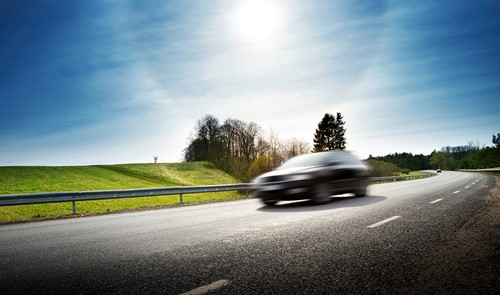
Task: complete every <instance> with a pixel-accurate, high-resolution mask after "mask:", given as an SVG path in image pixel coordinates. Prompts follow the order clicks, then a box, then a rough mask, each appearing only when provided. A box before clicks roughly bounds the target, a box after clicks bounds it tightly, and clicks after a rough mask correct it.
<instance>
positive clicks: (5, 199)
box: [0, 173, 431, 215]
mask: <svg viewBox="0 0 500 295" xmlns="http://www.w3.org/2000/svg"><path fill="white" fill-rule="evenodd" d="M429 176H431V173H426V174H419V175H408V176H388V177H373V178H371V181H372V182H377V181H397V180H410V179H417V178H424V177H429ZM250 186H251V184H250V183H239V184H224V185H206V186H171V187H160V188H139V189H123V190H99V191H78V192H47V193H33V194H11V195H0V206H14V205H29V204H43V203H60V202H72V203H73V215H76V202H77V201H92V200H104V199H119V198H138V197H153V196H168V195H179V203H180V204H182V203H183V195H184V194H198V193H209V192H222V191H246V193H247V194H248V192H249V190H250V189H251V187H250Z"/></svg>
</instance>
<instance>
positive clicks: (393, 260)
mask: <svg viewBox="0 0 500 295" xmlns="http://www.w3.org/2000/svg"><path fill="white" fill-rule="evenodd" d="M495 180H496V179H495V177H493V176H487V175H482V174H477V173H459V172H443V173H442V174H440V175H438V176H435V177H432V178H427V179H421V180H413V181H406V182H396V183H387V184H378V185H372V186H371V187H370V189H369V192H368V193H369V195H368V196H367V197H363V198H354V197H347V196H340V197H334V198H333V199H332V201H331V202H330V203H328V204H325V205H319V206H314V205H311V204H310V203H309V202H306V201H298V202H283V203H279V204H278V205H277V206H276V207H273V208H268V207H265V206H263V205H261V204H260V202H259V201H258V200H256V199H250V200H243V201H236V202H225V203H216V204H208V205H198V206H187V207H179V208H172V209H162V210H152V211H141V212H133V213H124V214H113V215H104V216H96V217H86V218H77V219H67V220H55V221H45V222H36V223H25V224H13V225H4V226H0V293H1V294H12V293H17V294H103V293H104V294H181V293H185V292H188V294H207V293H209V294H213V293H214V294H333V293H336V294H339V293H340V294H359V293H363V294H376V293H380V294H382V293H420V289H419V288H420V286H419V284H420V283H421V282H419V281H418V280H417V277H418V275H419V274H420V273H421V272H422V271H423V268H425V265H424V262H423V258H422V257H423V256H425V254H426V253H429V252H432V251H433V249H434V248H436V247H439V246H440V245H442V244H443V243H446V242H447V241H449V240H450V239H453V238H454V237H455V235H456V233H457V231H458V230H459V229H460V228H461V227H462V226H463V225H464V224H466V223H467V222H468V221H469V220H470V219H471V218H472V217H474V216H475V215H476V214H477V212H478V210H480V209H481V208H482V206H483V205H484V199H485V196H486V195H487V194H488V192H489V190H490V189H492V188H493V187H494V186H495ZM479 283H480V282H479ZM471 290H475V289H471ZM438 291H443V292H442V293H446V290H438ZM448 291H450V290H448ZM482 291H486V293H488V291H491V294H494V292H495V290H494V287H491V288H490V289H488V286H486V287H485V286H483V289H482ZM450 292H451V291H450ZM482 293H484V292H482Z"/></svg>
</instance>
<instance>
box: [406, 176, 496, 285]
mask: <svg viewBox="0 0 500 295" xmlns="http://www.w3.org/2000/svg"><path fill="white" fill-rule="evenodd" d="M499 269H500V177H496V184H495V186H494V187H493V188H492V189H491V190H490V191H489V194H488V195H487V196H486V197H485V198H484V203H483V205H482V206H481V208H480V209H479V210H478V211H477V212H476V214H475V215H474V216H473V217H472V218H471V219H469V221H468V222H467V223H466V224H465V225H463V226H462V227H461V228H460V229H459V230H458V231H457V232H456V234H455V236H454V237H453V238H452V239H451V240H449V241H448V242H446V243H445V244H443V245H438V246H437V248H435V249H433V251H431V252H429V253H426V254H424V256H423V264H422V267H421V272H420V275H419V277H418V278H417V285H416V286H414V288H411V290H412V291H416V290H419V292H418V293H429V294H443V293H444V294H451V293H453V294H457V293H460V294H499V293H500V274H499V272H498V270H499Z"/></svg>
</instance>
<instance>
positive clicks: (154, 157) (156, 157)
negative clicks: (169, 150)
mask: <svg viewBox="0 0 500 295" xmlns="http://www.w3.org/2000/svg"><path fill="white" fill-rule="evenodd" d="M153 159H154V160H155V164H156V162H157V161H158V156H153Z"/></svg>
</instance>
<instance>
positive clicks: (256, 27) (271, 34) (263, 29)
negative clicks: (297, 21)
mask: <svg viewBox="0 0 500 295" xmlns="http://www.w3.org/2000/svg"><path fill="white" fill-rule="evenodd" d="M231 17H232V21H231V24H232V26H233V29H234V31H235V33H236V35H237V36H238V38H240V39H241V40H242V41H243V42H245V43H248V44H250V45H254V46H258V47H267V46H268V45H270V44H271V43H273V42H274V41H275V40H276V38H278V37H279V34H280V31H281V30H282V27H283V23H284V18H283V9H282V7H280V5H279V4H278V3H277V2H276V1H264V0H253V1H242V2H241V3H239V4H238V5H237V6H236V7H235V10H234V12H233V13H232V15H231Z"/></svg>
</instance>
